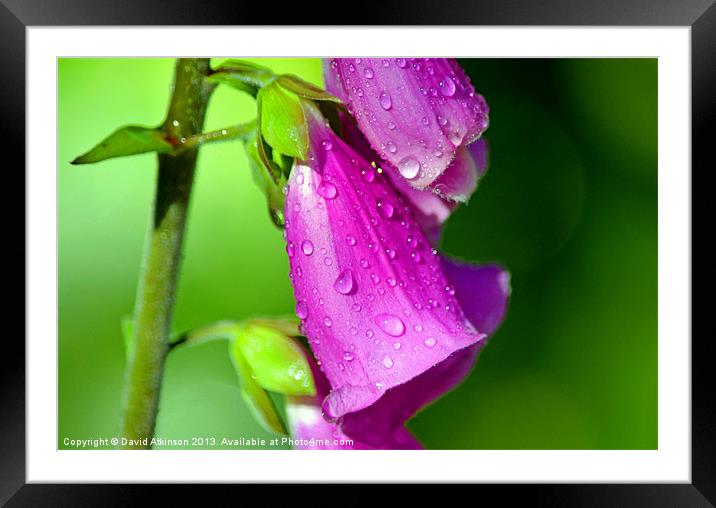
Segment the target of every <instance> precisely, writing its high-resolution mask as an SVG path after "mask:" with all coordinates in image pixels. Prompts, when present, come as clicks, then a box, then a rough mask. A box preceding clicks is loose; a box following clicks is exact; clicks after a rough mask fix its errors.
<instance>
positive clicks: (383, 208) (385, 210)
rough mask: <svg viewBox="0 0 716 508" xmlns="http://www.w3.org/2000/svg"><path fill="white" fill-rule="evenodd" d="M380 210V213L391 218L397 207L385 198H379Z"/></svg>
mask: <svg viewBox="0 0 716 508" xmlns="http://www.w3.org/2000/svg"><path fill="white" fill-rule="evenodd" d="M378 211H379V212H380V214H381V215H382V216H383V217H385V218H386V219H390V218H391V217H392V216H393V214H394V213H395V207H394V206H393V205H391V204H390V203H389V202H388V201H385V200H383V199H379V200H378Z"/></svg>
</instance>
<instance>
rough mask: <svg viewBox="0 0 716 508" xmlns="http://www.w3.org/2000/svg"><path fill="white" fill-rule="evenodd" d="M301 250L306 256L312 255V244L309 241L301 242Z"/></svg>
mask: <svg viewBox="0 0 716 508" xmlns="http://www.w3.org/2000/svg"><path fill="white" fill-rule="evenodd" d="M301 250H302V251H303V253H304V254H305V255H306V256H310V255H311V254H313V243H311V240H304V241H303V242H301Z"/></svg>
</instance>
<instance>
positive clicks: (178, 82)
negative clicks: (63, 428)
mask: <svg viewBox="0 0 716 508" xmlns="http://www.w3.org/2000/svg"><path fill="white" fill-rule="evenodd" d="M209 72H210V69H209V59H208V58H187V59H181V58H180V59H178V60H177V63H176V69H175V75H174V86H173V90H172V96H171V101H170V104H169V111H168V113H167V117H166V120H165V122H164V124H163V126H162V129H163V130H164V133H165V135H166V137H167V138H169V139H175V140H181V139H186V138H189V137H191V136H195V135H196V134H198V133H200V132H201V130H202V127H203V124H204V115H205V113H206V106H207V103H208V100H209V97H210V95H211V92H212V91H213V88H214V86H213V85H211V84H209V83H208V81H207V80H206V79H205V77H206V76H207V75H208V74H209ZM196 156H197V152H196V149H189V150H183V151H181V153H178V154H163V155H159V156H158V157H159V171H158V177H157V188H156V198H155V202H154V212H153V217H152V221H151V223H150V225H149V232H148V235H147V240H146V242H145V246H144V260H143V263H142V268H141V272H140V276H139V286H138V289H137V300H136V304H135V308H134V316H133V321H134V326H133V330H134V332H133V337H132V341H131V348H130V351H129V355H128V356H129V358H128V361H127V370H126V374H125V384H124V393H123V397H122V410H121V420H120V437H121V438H122V442H121V443H120V446H121V447H122V448H130V449H142V448H149V447H150V445H151V438H152V436H153V434H154V426H155V423H156V417H157V409H158V402H159V391H160V387H161V382H162V373H163V370H164V360H165V358H166V354H167V351H168V344H169V334H170V331H171V320H172V310H173V306H174V295H175V291H176V284H177V275H178V272H179V262H180V259H181V249H182V241H183V238H184V230H185V226H186V219H187V211H188V207H189V198H190V195H191V188H192V183H193V180H194V170H195V167H196Z"/></svg>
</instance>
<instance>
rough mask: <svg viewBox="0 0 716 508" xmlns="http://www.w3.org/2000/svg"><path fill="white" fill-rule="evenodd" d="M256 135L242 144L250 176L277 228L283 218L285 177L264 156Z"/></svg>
mask: <svg viewBox="0 0 716 508" xmlns="http://www.w3.org/2000/svg"><path fill="white" fill-rule="evenodd" d="M256 136H257V134H256V133H254V136H253V139H252V140H250V141H248V142H246V143H244V149H245V151H246V156H247V157H248V160H249V168H250V169H251V176H252V177H253V179H254V181H255V182H256V185H258V186H259V188H260V189H261V190H262V191H263V193H264V194H265V195H266V202H267V205H268V210H269V214H270V215H271V220H273V222H274V224H276V225H277V226H278V227H283V225H284V216H283V213H284V212H283V209H284V205H285V203H286V196H285V195H284V193H283V191H282V189H283V187H284V186H285V185H286V177H285V176H284V174H283V172H282V171H281V169H280V168H279V167H277V165H276V164H275V163H274V162H273V161H272V160H270V159H269V157H268V154H266V151H265V150H262V149H264V148H265V147H264V146H263V143H261V145H259V142H258V139H257V138H256Z"/></svg>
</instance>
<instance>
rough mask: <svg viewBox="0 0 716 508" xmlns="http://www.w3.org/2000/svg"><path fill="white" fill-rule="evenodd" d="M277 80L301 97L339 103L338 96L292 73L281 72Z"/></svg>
mask: <svg viewBox="0 0 716 508" xmlns="http://www.w3.org/2000/svg"><path fill="white" fill-rule="evenodd" d="M277 81H278V83H279V84H280V85H281V86H282V87H283V88H285V89H286V90H288V91H290V92H293V93H294V94H296V95H298V96H299V97H301V98H302V99H308V100H312V101H329V102H337V103H341V100H340V99H339V98H338V97H336V96H334V95H331V94H330V93H328V92H326V91H325V90H323V89H322V88H319V87H317V86H316V85H314V84H312V83H309V82H308V81H304V80H303V79H301V78H299V77H298V76H294V75H293V74H283V75H281V76H279V77H278V79H277Z"/></svg>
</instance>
